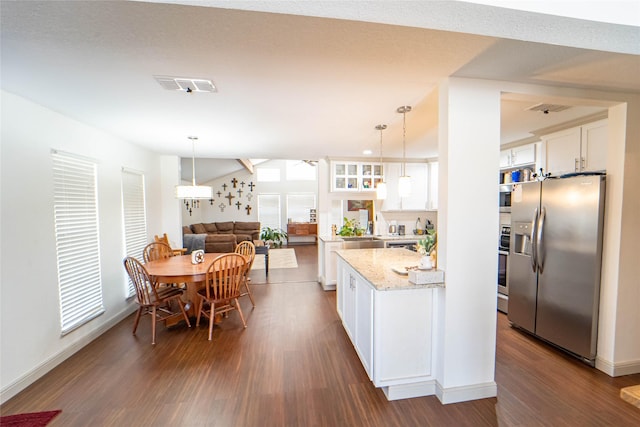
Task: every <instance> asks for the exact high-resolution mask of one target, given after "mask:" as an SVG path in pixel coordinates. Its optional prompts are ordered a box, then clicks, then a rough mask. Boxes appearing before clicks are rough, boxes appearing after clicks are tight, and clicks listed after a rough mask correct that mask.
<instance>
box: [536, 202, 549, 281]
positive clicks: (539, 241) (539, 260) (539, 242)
mask: <svg viewBox="0 0 640 427" xmlns="http://www.w3.org/2000/svg"><path fill="white" fill-rule="evenodd" d="M546 214H547V210H546V209H545V208H544V207H543V208H542V209H540V216H539V217H538V227H537V230H536V264H538V272H539V273H540V274H542V270H544V256H543V253H542V252H544V248H543V244H544V239H543V236H542V233H543V231H544V221H545V217H546Z"/></svg>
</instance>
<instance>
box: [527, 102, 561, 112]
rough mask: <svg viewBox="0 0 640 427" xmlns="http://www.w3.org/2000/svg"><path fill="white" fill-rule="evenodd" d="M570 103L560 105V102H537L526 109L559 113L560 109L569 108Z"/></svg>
mask: <svg viewBox="0 0 640 427" xmlns="http://www.w3.org/2000/svg"><path fill="white" fill-rule="evenodd" d="M569 108H571V106H570V105H558V104H543V103H540V104H535V105H532V106H531V107H529V108H527V109H526V111H542V112H543V113H545V114H549V113H558V112H560V111H564V110H568V109H569Z"/></svg>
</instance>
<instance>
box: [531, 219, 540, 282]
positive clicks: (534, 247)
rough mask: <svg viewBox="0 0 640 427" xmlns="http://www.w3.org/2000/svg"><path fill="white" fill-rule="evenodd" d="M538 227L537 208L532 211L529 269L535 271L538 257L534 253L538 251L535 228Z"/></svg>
mask: <svg viewBox="0 0 640 427" xmlns="http://www.w3.org/2000/svg"><path fill="white" fill-rule="evenodd" d="M537 227H538V208H536V210H535V211H534V212H533V220H531V236H530V240H531V269H532V270H533V272H534V273H535V272H536V270H537V268H538V266H537V264H538V258H537V256H536V253H537V252H538V244H537V243H536V230H537Z"/></svg>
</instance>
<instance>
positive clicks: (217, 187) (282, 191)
mask: <svg viewBox="0 0 640 427" xmlns="http://www.w3.org/2000/svg"><path fill="white" fill-rule="evenodd" d="M259 168H275V169H280V178H281V180H280V182H258V180H257V177H256V174H255V173H254V174H251V173H250V172H249V171H248V170H246V169H242V170H240V171H238V172H234V173H232V174H229V175H226V176H223V177H220V178H218V179H215V180H213V181H210V182H207V183H203V184H202V185H209V186H211V187H213V192H214V196H213V197H214V202H213V205H211V204H210V203H209V201H208V200H201V201H200V208H198V209H193V211H192V213H191V215H189V212H187V210H186V209H185V207H184V205H182V204H181V205H180V212H181V215H182V224H183V225H190V224H194V223H198V222H205V223H206V222H223V221H258V195H259V194H278V195H280V207H281V212H282V217H281V218H280V221H281V224H282V225H281V226H282V229H283V230H285V231H286V228H287V194H309V193H313V194H315V195H316V206H317V195H318V181H317V179H316V180H314V181H288V180H287V171H286V160H269V161H267V162H263V163H260V164H259V165H257V166H255V167H254V171H256V170H257V169H259ZM316 168H317V167H316ZM233 178H235V179H236V180H237V181H238V182H237V183H236V188H233V184H232V182H231V180H232V179H233ZM240 182H244V183H245V185H244V187H242V186H241V184H240ZM251 182H252V183H253V184H254V185H255V186H254V187H253V191H251V189H250V187H249V183H251ZM223 184H226V185H227V188H226V190H225V189H224V188H223ZM238 190H242V194H239V193H238ZM218 191H219V192H220V197H219V196H218V195H217V192H218ZM229 193H231V195H233V196H235V198H233V199H231V205H229V200H228V199H226V198H225V196H227V195H228V194H229ZM238 201H240V202H241V204H242V205H241V206H240V209H238V207H237V206H236V202H238ZM220 204H223V205H224V209H221V208H220ZM247 205H249V206H251V211H250V214H247V210H246V209H245V207H246V206H247Z"/></svg>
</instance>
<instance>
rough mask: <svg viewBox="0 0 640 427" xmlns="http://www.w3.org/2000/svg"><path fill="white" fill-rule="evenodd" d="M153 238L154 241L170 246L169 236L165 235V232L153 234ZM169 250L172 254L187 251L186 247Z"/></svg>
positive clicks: (175, 254) (180, 253)
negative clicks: (159, 234)
mask: <svg viewBox="0 0 640 427" xmlns="http://www.w3.org/2000/svg"><path fill="white" fill-rule="evenodd" d="M153 240H154V241H155V242H160V243H166V244H167V245H169V247H171V243H169V236H167V233H164V234H163V235H162V236H158V235H157V234H156V235H155V236H153ZM171 251H172V252H173V255H174V256H177V255H184V254H185V253H186V252H187V248H171Z"/></svg>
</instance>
